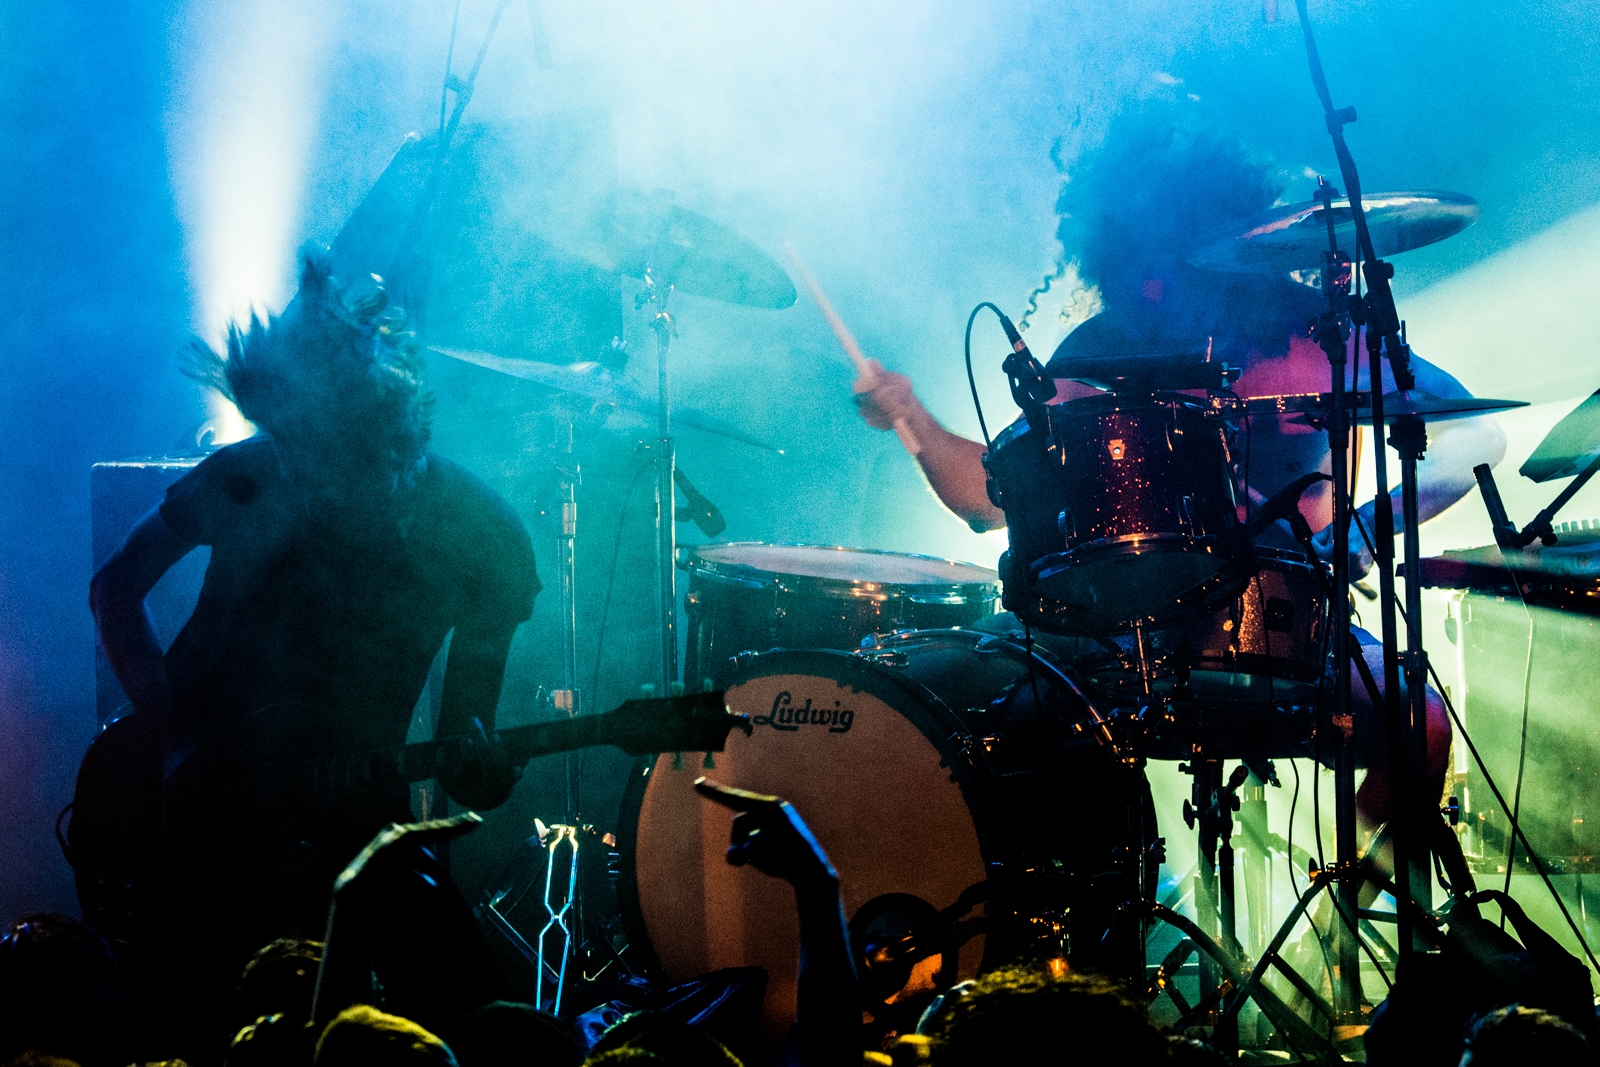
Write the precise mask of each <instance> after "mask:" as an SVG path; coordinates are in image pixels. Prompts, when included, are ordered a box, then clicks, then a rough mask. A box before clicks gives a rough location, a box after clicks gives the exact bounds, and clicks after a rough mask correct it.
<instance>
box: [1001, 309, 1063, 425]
mask: <svg viewBox="0 0 1600 1067" xmlns="http://www.w3.org/2000/svg"><path fill="white" fill-rule="evenodd" d="M994 313H995V314H996V315H997V316H999V318H1000V328H1001V329H1003V330H1005V332H1006V340H1008V341H1010V342H1011V355H1009V356H1007V357H1006V361H1005V362H1004V363H1003V364H1001V366H1000V369H1001V370H1003V371H1005V373H1006V378H1007V379H1008V380H1009V381H1010V383H1011V399H1012V400H1013V401H1015V402H1016V405H1017V407H1019V408H1021V409H1022V410H1023V411H1024V412H1026V411H1028V410H1029V409H1030V408H1037V407H1040V406H1042V405H1044V404H1048V403H1049V402H1050V401H1052V400H1054V399H1055V398H1056V383H1055V379H1053V378H1051V377H1050V375H1049V374H1047V373H1046V372H1045V369H1044V364H1042V363H1040V362H1039V361H1038V360H1037V359H1035V358H1034V356H1033V353H1032V352H1030V351H1028V345H1027V342H1025V341H1023V339H1022V334H1020V333H1018V332H1017V328H1016V327H1015V326H1013V325H1012V324H1011V320H1010V319H1008V318H1006V314H1005V312H1003V311H1001V310H1000V309H999V308H995V309H994Z"/></svg>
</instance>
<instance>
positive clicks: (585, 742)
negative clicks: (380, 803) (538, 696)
mask: <svg viewBox="0 0 1600 1067" xmlns="http://www.w3.org/2000/svg"><path fill="white" fill-rule="evenodd" d="M607 725H608V718H607V716H605V715H581V716H579V717H577V718H575V719H557V720H555V721H552V722H536V723H533V724H531V725H529V726H513V727H511V728H510V729H506V730H501V731H499V732H498V733H497V734H496V735H495V736H496V737H497V738H498V739H499V741H500V743H501V744H502V745H504V746H505V750H506V755H508V756H510V757H511V762H513V763H517V764H522V763H526V762H528V761H529V760H531V759H536V758H538V757H539V756H553V755H555V754H556V753H558V752H571V751H572V750H573V749H577V748H588V747H590V746H591V745H603V744H606V743H607V742H606V739H605V736H604V734H605V731H606V726H607ZM465 748H466V739H465V738H460V737H446V738H441V739H439V740H437V741H423V742H421V743H419V744H414V745H406V746H405V747H404V748H400V749H394V750H391V751H392V755H393V758H394V765H393V766H394V774H395V776H396V777H397V778H400V779H402V780H404V781H406V782H422V781H426V780H427V779H429V778H438V777H439V776H440V775H442V774H444V773H446V772H447V771H449V770H450V769H451V768H452V767H454V766H456V764H457V763H458V761H459V760H460V758H461V754H462V751H463V750H464V749H465Z"/></svg>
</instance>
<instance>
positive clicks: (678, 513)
mask: <svg viewBox="0 0 1600 1067" xmlns="http://www.w3.org/2000/svg"><path fill="white" fill-rule="evenodd" d="M672 481H673V484H674V485H676V486H677V487H678V488H679V489H681V490H682V491H683V495H684V499H686V500H688V501H689V506H688V507H685V508H678V509H676V510H675V511H674V512H673V517H674V518H676V519H677V520H678V521H679V522H692V523H694V524H695V525H696V526H698V527H699V528H700V532H701V533H703V534H705V535H706V536H707V537H715V536H717V535H718V534H720V533H721V532H722V531H723V530H726V529H727V528H728V520H727V519H724V518H723V517H722V512H720V511H718V510H717V506H716V505H715V504H713V503H712V502H711V501H709V500H707V499H706V497H705V494H703V493H701V492H700V490H698V489H696V488H695V487H694V483H693V482H691V481H689V476H688V475H687V474H684V473H683V468H682V467H673V468H672Z"/></svg>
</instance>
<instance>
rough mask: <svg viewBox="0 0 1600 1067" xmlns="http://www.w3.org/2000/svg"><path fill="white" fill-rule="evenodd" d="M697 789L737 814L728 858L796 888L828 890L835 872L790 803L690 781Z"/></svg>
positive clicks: (703, 781)
mask: <svg viewBox="0 0 1600 1067" xmlns="http://www.w3.org/2000/svg"><path fill="white" fill-rule="evenodd" d="M694 788H695V791H696V792H697V793H699V794H700V795H701V796H703V797H705V798H706V799H707V800H711V801H715V802H716V803H718V804H721V805H722V806H723V807H725V808H732V809H733V810H734V811H736V812H738V813H739V814H738V815H736V816H735V817H734V820H733V833H732V837H731V839H730V842H729V844H728V862H729V863H731V864H733V865H734V866H736V867H737V866H742V865H744V864H746V863H748V864H749V865H750V866H752V867H754V868H755V869H756V870H758V871H761V872H762V873H763V874H770V875H772V876H773V877H774V878H782V879H783V880H784V881H786V882H788V883H789V884H791V885H793V886H794V887H795V888H796V889H802V888H808V887H813V886H818V887H827V888H829V889H833V888H835V887H837V886H838V884H839V875H838V872H836V871H835V870H834V869H833V864H832V863H830V862H829V861H828V856H827V854H826V853H825V852H823V851H822V846H821V845H820V844H818V843H817V839H816V837H815V835H813V834H812V833H811V828H810V827H808V826H807V825H806V824H805V820H804V819H802V818H800V813H799V812H797V811H795V810H794V806H793V805H791V804H790V803H789V802H788V801H786V800H784V799H783V798H781V797H774V796H767V795H766V794H763V793H752V792H750V791H749V790H747V789H735V788H733V787H731V786H725V785H719V784H718V783H716V782H713V781H711V780H709V779H706V778H698V779H696V780H695V783H694Z"/></svg>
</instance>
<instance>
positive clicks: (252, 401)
mask: <svg viewBox="0 0 1600 1067" xmlns="http://www.w3.org/2000/svg"><path fill="white" fill-rule="evenodd" d="M300 261H301V269H300V290H299V292H298V293H296V294H295V297H294V299H293V300H292V301H290V302H289V306H288V307H286V308H285V309H284V310H283V313H282V314H281V315H275V316H269V317H268V318H267V319H266V320H264V321H263V320H262V318H261V317H260V316H258V315H256V314H255V313H252V314H251V316H250V321H249V322H248V323H247V324H242V325H241V324H240V323H238V322H233V323H230V324H229V326H228V335H227V350H226V353H225V354H222V353H218V352H216V351H215V350H213V349H212V348H211V347H210V346H209V345H206V344H204V343H203V342H200V341H195V342H194V343H193V344H192V345H191V346H190V348H189V350H188V353H187V357H188V358H187V360H186V361H185V366H184V368H183V370H184V373H186V374H187V375H189V376H190V377H192V378H194V379H196V380H198V381H200V382H202V383H203V384H205V385H209V386H212V387H213V388H215V389H217V390H218V391H219V392H221V393H222V395H224V396H226V397H227V398H228V399H229V400H231V401H233V402H234V404H235V405H237V406H238V408H239V412H240V413H241V414H242V415H243V416H244V417H245V418H247V419H249V420H250V421H251V422H253V423H255V424H256V425H257V426H259V427H260V428H261V429H262V430H264V431H266V433H267V435H268V436H269V437H270V438H272V440H273V442H274V443H275V444H276V445H278V446H279V449H280V454H294V455H297V456H304V457H307V462H309V463H310V464H313V465H316V466H318V467H320V468H322V469H321V470H319V471H316V472H315V473H318V474H321V475H325V476H326V477H328V478H329V479H330V480H342V479H344V478H348V477H351V476H355V477H363V478H367V477H371V476H373V475H377V474H379V473H384V474H387V475H388V476H389V477H390V478H391V479H392V481H393V484H395V485H396V486H397V487H398V486H404V485H409V484H412V483H413V482H414V481H415V478H416V476H417V473H418V472H419V471H420V470H421V467H422V463H423V453H424V451H425V450H426V448H427V444H428V433H429V415H430V408H431V397H430V396H429V395H428V393H427V391H426V390H425V389H424V388H423V383H422V364H421V359H420V356H419V346H418V344H417V341H416V338H415V336H414V335H413V334H412V333H411V332H410V331H409V330H407V329H406V318H405V313H404V312H403V311H402V310H401V309H399V308H397V307H393V306H390V305H389V303H388V296H387V294H386V293H385V291H384V289H383V286H382V284H381V282H380V281H379V279H377V278H376V277H373V278H372V279H371V282H370V283H369V284H366V285H362V286H350V287H346V286H344V285H342V284H341V283H340V281H339V280H338V279H336V278H335V277H334V275H333V268H332V261H331V259H330V257H329V255H328V253H327V252H326V251H325V250H323V249H320V248H316V247H314V246H307V247H306V248H303V249H302V250H301V252H300Z"/></svg>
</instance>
